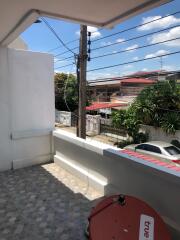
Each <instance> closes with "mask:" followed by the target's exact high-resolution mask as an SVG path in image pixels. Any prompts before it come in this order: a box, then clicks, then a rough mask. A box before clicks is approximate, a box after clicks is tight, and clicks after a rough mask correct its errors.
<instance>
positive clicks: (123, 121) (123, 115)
mask: <svg viewBox="0 0 180 240" xmlns="http://www.w3.org/2000/svg"><path fill="white" fill-rule="evenodd" d="M112 122H113V126H114V127H116V128H120V129H122V128H123V129H125V130H126V132H127V134H128V135H129V137H130V138H131V140H127V141H122V142H120V143H118V146H119V147H122V146H126V145H128V144H130V143H141V142H144V141H147V139H148V136H147V134H145V133H142V132H139V123H140V121H139V120H138V119H137V118H136V114H135V112H134V109H133V108H132V107H130V108H129V109H128V110H119V111H114V112H113V114H112Z"/></svg>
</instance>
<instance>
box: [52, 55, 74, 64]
mask: <svg viewBox="0 0 180 240" xmlns="http://www.w3.org/2000/svg"><path fill="white" fill-rule="evenodd" d="M73 58H74V57H72V56H69V57H66V58H62V59H58V60H56V61H55V62H54V63H57V62H62V61H65V60H68V59H73Z"/></svg>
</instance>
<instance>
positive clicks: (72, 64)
mask: <svg viewBox="0 0 180 240" xmlns="http://www.w3.org/2000/svg"><path fill="white" fill-rule="evenodd" d="M72 65H74V63H70V64H66V65H63V66H60V67H56V68H55V69H59V68H63V67H68V66H72Z"/></svg>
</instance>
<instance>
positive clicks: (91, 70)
mask: <svg viewBox="0 0 180 240" xmlns="http://www.w3.org/2000/svg"><path fill="white" fill-rule="evenodd" d="M178 53H180V51H177V52H171V53H166V54H162V55H159V56H155V57H150V58H142V59H139V60H135V61H129V62H124V63H119V64H115V65H110V66H105V67H99V68H94V69H90V70H88V71H87V72H93V71H97V70H102V69H107V68H113V67H118V66H123V65H127V64H131V63H136V62H142V61H146V60H151V59H155V58H159V57H165V56H170V55H174V54H178Z"/></svg>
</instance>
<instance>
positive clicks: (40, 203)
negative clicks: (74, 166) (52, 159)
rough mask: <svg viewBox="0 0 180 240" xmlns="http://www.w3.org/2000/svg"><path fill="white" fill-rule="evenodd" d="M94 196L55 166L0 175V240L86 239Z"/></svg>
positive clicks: (83, 184) (93, 192) (31, 168)
mask: <svg viewBox="0 0 180 240" xmlns="http://www.w3.org/2000/svg"><path fill="white" fill-rule="evenodd" d="M84 195H85V196H84ZM98 197H100V194H99V193H98V192H96V191H94V190H93V189H91V188H90V187H89V186H88V184H87V183H83V182H81V181H79V180H78V179H77V178H74V177H73V176H72V175H70V174H69V173H67V172H65V171H64V170H62V169H61V168H60V167H59V166H56V165H55V164H48V165H43V166H35V167H29V168H24V169H20V170H15V171H8V172H3V173H0V240H16V239H17V240H21V239H23V240H40V239H42V240H56V239H59V240H67V239H68V240H71V239H72V240H76V239H77V240H81V239H86V238H85V237H84V228H85V224H86V219H87V216H88V214H89V211H90V209H91V206H92V201H91V200H92V199H95V198H98Z"/></svg>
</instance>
